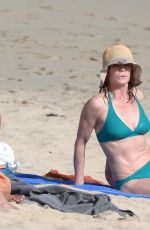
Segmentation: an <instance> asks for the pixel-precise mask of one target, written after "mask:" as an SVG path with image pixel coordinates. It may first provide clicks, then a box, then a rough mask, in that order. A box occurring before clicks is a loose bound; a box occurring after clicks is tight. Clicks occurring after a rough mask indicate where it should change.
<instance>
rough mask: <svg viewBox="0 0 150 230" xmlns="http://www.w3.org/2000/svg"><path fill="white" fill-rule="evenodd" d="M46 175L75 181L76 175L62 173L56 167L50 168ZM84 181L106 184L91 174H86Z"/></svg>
mask: <svg viewBox="0 0 150 230" xmlns="http://www.w3.org/2000/svg"><path fill="white" fill-rule="evenodd" d="M44 176H46V177H53V178H58V179H62V180H73V181H74V179H75V176H74V175H66V174H62V173H59V172H58V170H54V169H52V170H50V171H49V172H48V173H46V174H45V175H44ZM84 182H85V183H93V184H102V185H104V183H103V182H102V181H98V180H96V179H94V178H92V177H91V176H84Z"/></svg>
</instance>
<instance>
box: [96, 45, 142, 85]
mask: <svg viewBox="0 0 150 230" xmlns="http://www.w3.org/2000/svg"><path fill="white" fill-rule="evenodd" d="M114 64H132V78H133V79H132V84H133V86H137V85H139V84H140V83H141V81H140V77H141V72H142V69H141V66H140V65H139V64H137V63H135V62H134V60H133V55H132V52H131V50H130V49H129V48H128V47H126V46H124V45H113V46H110V47H108V48H107V49H106V50H105V51H104V53H103V69H102V70H101V72H100V78H101V83H100V87H102V86H103V84H104V82H105V79H106V76H107V71H108V67H109V66H110V65H114Z"/></svg>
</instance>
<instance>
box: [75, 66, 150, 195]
mask: <svg viewBox="0 0 150 230" xmlns="http://www.w3.org/2000/svg"><path fill="white" fill-rule="evenodd" d="M130 74H131V66H127V65H123V64H122V65H112V66H110V68H109V73H108V75H109V76H111V77H110V78H109V81H110V82H109V83H110V93H111V98H112V103H113V107H114V109H115V112H116V113H117V115H118V116H119V118H120V119H121V120H122V121H123V122H124V123H125V124H126V125H127V126H128V127H129V128H130V129H131V130H134V129H135V127H136V126H137V124H138V121H139V109H138V106H137V103H136V101H135V100H132V101H130V102H129V96H128V83H129V81H130ZM136 97H137V98H138V99H139V100H142V99H143V93H142V92H141V91H140V90H137V93H136ZM107 112H108V103H107V98H106V100H105V99H104V94H103V93H99V94H98V95H96V96H94V97H93V98H91V99H90V100H89V101H88V102H87V103H86V104H85V106H84V108H83V110H82V112H81V117H80V122H79V127H78V133H77V138H76V142H75V149H74V168H75V183H76V184H83V183H84V159H85V147H86V143H87V142H88V140H89V138H90V135H91V133H92V131H93V129H94V130H95V131H96V132H98V131H99V130H100V129H101V128H102V127H103V125H104V123H105V120H106V116H107ZM100 145H101V147H102V149H103V152H104V153H105V155H106V159H107V160H106V169H105V174H106V179H107V180H108V182H109V183H110V184H111V185H112V186H114V184H115V182H116V181H118V180H121V179H123V178H126V177H128V176H129V175H131V174H133V173H134V172H135V171H137V170H138V169H139V168H141V167H143V165H144V164H146V163H147V162H148V161H149V160H150V147H149V146H148V144H147V142H146V138H145V136H144V135H138V136H132V137H130V138H125V139H121V140H116V141H108V142H103V143H100ZM121 190H122V191H124V192H132V193H142V194H150V179H149V178H147V179H136V180H131V181H129V182H127V183H125V184H124V185H123V186H122V187H121Z"/></svg>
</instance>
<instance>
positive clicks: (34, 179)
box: [15, 173, 150, 199]
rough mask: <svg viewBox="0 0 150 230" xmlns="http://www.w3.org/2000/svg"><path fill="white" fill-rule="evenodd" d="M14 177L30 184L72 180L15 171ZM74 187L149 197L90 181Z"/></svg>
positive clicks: (63, 182)
mask: <svg viewBox="0 0 150 230" xmlns="http://www.w3.org/2000/svg"><path fill="white" fill-rule="evenodd" d="M15 176H16V178H18V179H21V180H22V181H24V182H25V183H28V184H32V185H37V184H52V185H53V184H55V185H59V184H68V185H72V184H73V181H71V180H68V181H64V180H61V179H55V178H54V179H53V178H52V179H51V178H47V177H43V176H39V175H35V174H26V173H15ZM72 187H74V188H78V189H82V190H86V191H95V192H102V193H106V194H112V195H117V196H124V197H128V198H131V197H133V198H145V199H150V195H142V194H134V193H124V192H122V191H120V190H117V189H114V188H111V187H109V186H107V185H97V184H90V183H85V184H84V185H72Z"/></svg>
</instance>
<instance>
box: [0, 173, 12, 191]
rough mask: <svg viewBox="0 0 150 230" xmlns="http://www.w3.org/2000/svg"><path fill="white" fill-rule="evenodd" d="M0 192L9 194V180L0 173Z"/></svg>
mask: <svg viewBox="0 0 150 230" xmlns="http://www.w3.org/2000/svg"><path fill="white" fill-rule="evenodd" d="M0 191H1V192H3V193H4V194H10V191H11V183H10V180H9V178H8V177H7V176H5V175H4V174H3V173H0Z"/></svg>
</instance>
